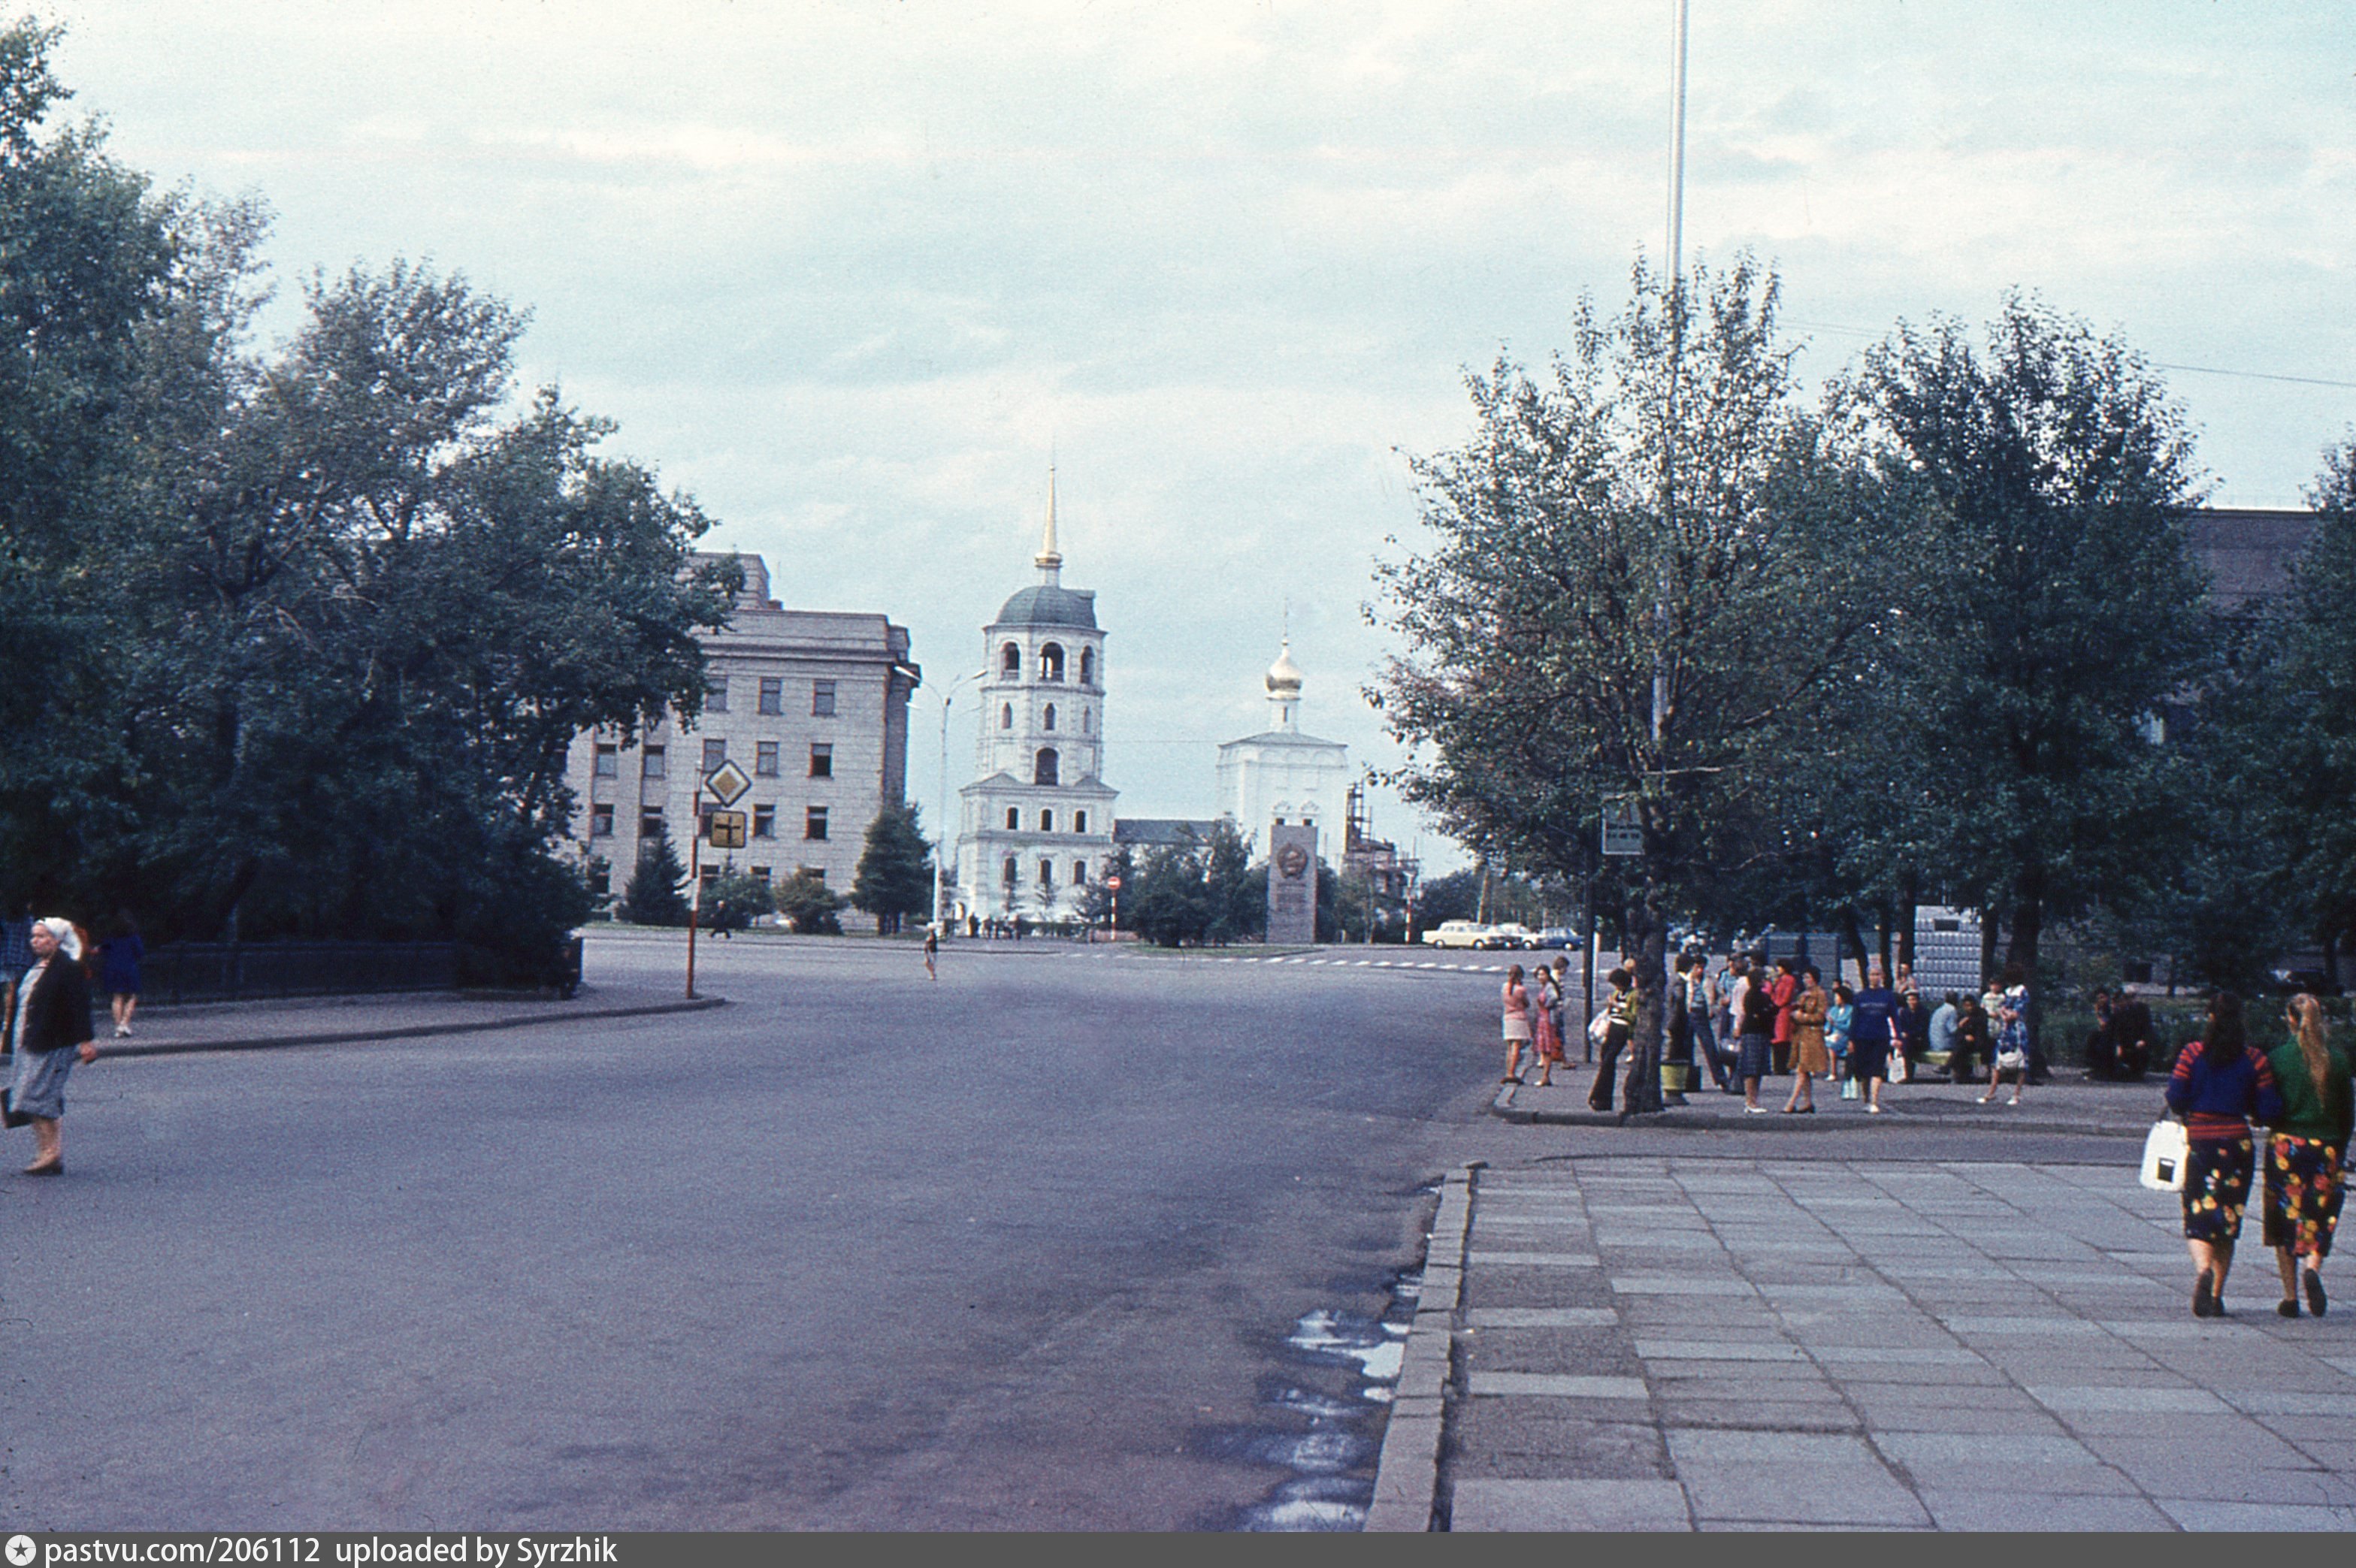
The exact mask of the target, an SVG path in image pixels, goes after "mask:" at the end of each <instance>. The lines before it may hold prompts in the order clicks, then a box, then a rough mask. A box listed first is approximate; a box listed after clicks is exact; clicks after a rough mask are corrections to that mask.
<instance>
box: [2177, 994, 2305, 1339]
mask: <svg viewBox="0 0 2356 1568" xmlns="http://www.w3.org/2000/svg"><path fill="white" fill-rule="evenodd" d="M2168 1107H2169V1110H2171V1111H2174V1112H2176V1113H2177V1114H2178V1115H2181V1116H2182V1117H2183V1118H2184V1131H2185V1135H2186V1136H2187V1138H2188V1139H2189V1140H2190V1145H2191V1152H2190V1157H2188V1158H2187V1159H2186V1160H2185V1162H2184V1240H2185V1243H2186V1244H2187V1245H2188V1246H2190V1248H2191V1250H2192V1266H2193V1267H2195V1268H2197V1269H2199V1270H2200V1271H2201V1275H2200V1278H2199V1279H2198V1280H2196V1281H2195V1282H2194V1284H2193V1286H2192V1316H2194V1317H2223V1316H2224V1314H2225V1276H2226V1275H2227V1274H2229V1273H2231V1272H2232V1271H2233V1243H2235V1242H2236V1241H2238V1240H2240V1239H2241V1234H2242V1211H2243V1210H2244V1209H2245V1208H2246V1207H2248V1205H2249V1201H2250V1178H2251V1176H2252V1175H2253V1174H2254V1170H2255V1166H2256V1160H2255V1150H2254V1147H2253V1145H2252V1142H2251V1138H2250V1120H2251V1118H2252V1117H2255V1118H2256V1119H2257V1120H2259V1121H2261V1122H2266V1123H2272V1122H2274V1121H2275V1120H2276V1118H2278V1117H2279V1116H2281V1115H2282V1114H2283V1098H2282V1091H2281V1090H2280V1088H2279V1087H2277V1086H2276V1083H2275V1073H2274V1068H2273V1067H2272V1066H2271V1065H2270V1064H2269V1063H2268V1062H2267V1061H2266V1059H2265V1056H2264V1055H2263V1054H2261V1053H2260V1052H2259V1051H2256V1050H2254V1049H2253V1048H2252V1046H2251V1045H2250V1042H2249V1035H2248V1031H2247V1030H2246V1029H2244V1027H2243V1022H2242V998H2241V997H2237V996H2235V995H2233V992H2231V991H2220V992H2218V993H2217V994H2216V995H2215V996H2214V997H2211V998H2210V1001H2209V1023H2208V1027H2207V1028H2205V1029H2202V1030H2201V1041H2200V1044H2199V1045H2198V1046H2187V1047H2185V1048H2184V1050H2183V1051H2182V1052H2181V1053H2180V1054H2179V1056H2178V1057H2177V1059H2176V1071H2175V1072H2172V1073H2170V1074H2169V1079H2168Z"/></svg>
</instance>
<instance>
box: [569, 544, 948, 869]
mask: <svg viewBox="0 0 2356 1568" xmlns="http://www.w3.org/2000/svg"><path fill="white" fill-rule="evenodd" d="M737 559H738V560H740V561H741V562H742V563H743V564H744V591H743V592H741V593H739V594H738V595H737V598H736V606H735V612H734V615H733V616H732V617H731V618H730V620H729V623H728V624H727V625H726V626H724V627H723V628H722V629H721V630H720V631H718V632H716V633H712V634H710V635H706V636H705V637H704V639H703V649H704V654H705V656H706V658H707V659H708V660H709V662H710V667H711V675H712V690H711V695H710V696H709V697H708V698H707V699H705V702H704V709H703V715H702V717H701V719H700V720H697V722H696V725H695V728H694V729H692V730H684V729H682V728H681V727H680V724H679V722H678V721H677V720H676V719H672V720H666V721H665V722H663V723H661V724H658V725H657V726H655V727H654V728H653V729H652V730H650V731H648V732H647V733H645V734H644V735H642V736H640V737H638V739H637V741H636V742H635V743H633V744H624V743H623V741H622V739H621V737H620V736H618V735H615V734H610V733H601V732H594V731H593V732H591V733H587V734H584V735H582V736H581V737H580V738H579V739H578V740H576V741H574V742H573V755H572V758H571V760H570V763H569V764H568V770H567V775H566V776H567V778H568V780H569V782H570V783H571V784H572V786H573V793H574V795H575V796H576V797H577V798H578V799H579V800H580V802H581V811H582V815H581V816H580V817H579V818H578V819H577V820H576V823H575V832H576V833H577V834H578V835H579V837H578V838H577V839H576V842H577V843H578V844H579V845H580V847H581V848H582V852H583V854H584V856H585V858H586V859H587V863H588V866H589V873H590V878H591V881H592V885H594V886H596V887H597V888H598V889H599V890H600V891H613V892H616V893H619V892H620V891H622V888H623V886H624V885H625V884H626V882H627V880H628V878H629V872H630V869H631V867H633V866H634V865H635V864H636V863H637V857H638V855H639V854H641V853H642V852H644V851H645V850H646V849H648V848H651V847H652V846H653V845H654V843H655V842H656V841H657V840H658V839H659V837H661V836H662V835H663V834H664V833H666V832H668V833H669V836H670V840H671V845H672V847H673V848H675V849H676V850H677V851H678V853H679V858H680V863H681V864H682V865H685V864H687V863H689V860H690V849H691V847H692V848H694V849H695V850H697V851H699V852H700V853H698V854H697V855H696V856H695V857H694V859H695V860H696V862H697V863H698V864H699V865H700V867H701V873H702V875H703V877H704V878H705V880H706V881H707V882H708V881H710V880H712V879H714V878H716V877H718V876H719V875H720V874H721V872H722V871H723V869H739V870H749V871H751V872H752V873H753V874H754V875H755V876H760V877H766V878H771V879H776V880H781V879H783V878H786V877H790V876H792V875H793V874H794V873H795V872H796V871H798V870H799V869H803V868H805V867H808V868H809V869H814V870H816V871H818V872H819V874H821V875H822V876H824V877H825V878H826V880H827V884H828V885H829V886H830V887H832V888H833V889H835V890H836V891H839V892H846V893H847V892H848V891H850V889H851V881H852V880H853V878H854V877H855V876H856V874H857V871H858V867H859V856H860V851H861V849H862V848H863V847H864V844H865V840H866V836H867V827H868V824H869V823H871V822H873V821H874V820H875V816H876V814H877V813H878V812H880V811H882V810H883V808H884V807H885V806H896V805H900V804H901V803H902V802H903V801H904V800H905V797H906V794H907V782H908V696H909V694H910V693H911V692H913V691H914V690H915V689H916V686H917V684H918V682H919V681H920V679H921V678H922V676H921V672H920V671H919V670H918V668H917V667H916V665H914V664H913V663H911V662H910V661H909V658H908V632H907V628H906V627H905V626H895V625H894V624H892V623H891V621H890V620H889V619H887V618H886V617H884V616H882V615H870V614H853V613H836V612H830V611H816V610H788V609H787V608H786V607H785V606H784V604H782V603H779V602H778V601H777V600H775V599H772V598H770V597H769V570H768V567H767V565H766V563H765V562H764V561H763V560H761V558H760V557H759V556H755V555H744V556H739V557H738V558H737ZM723 762H734V763H735V764H736V765H737V766H738V767H740V768H742V769H743V770H744V773H746V774H747V775H749V776H750V777H751V779H752V781H753V787H752V788H751V789H750V790H749V791H747V792H746V794H745V795H744V798H743V799H742V800H740V801H738V802H737V803H736V805H735V807H734V809H736V810H738V811H742V812H744V813H745V814H746V816H747V818H748V822H747V827H748V829H749V832H748V836H747V838H746V841H745V847H744V848H743V849H730V850H719V849H714V848H711V847H710V845H709V843H708V842H707V840H708V839H709V838H710V837H711V835H710V814H711V813H712V811H713V810H714V809H716V808H717V803H716V802H714V801H713V800H712V797H711V796H710V795H705V794H703V793H702V792H701V785H702V781H703V780H704V779H706V778H708V777H709V776H710V775H711V774H712V772H713V771H714V770H716V769H717V768H718V767H719V766H720V764H721V763H723Z"/></svg>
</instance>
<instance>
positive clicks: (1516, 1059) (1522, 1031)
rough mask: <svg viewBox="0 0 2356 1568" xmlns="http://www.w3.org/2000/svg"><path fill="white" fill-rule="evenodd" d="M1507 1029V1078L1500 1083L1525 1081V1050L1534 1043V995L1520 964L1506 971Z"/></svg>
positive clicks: (1499, 1081) (1505, 1017)
mask: <svg viewBox="0 0 2356 1568" xmlns="http://www.w3.org/2000/svg"><path fill="white" fill-rule="evenodd" d="M1503 1002H1504V1008H1503V1013H1504V1020H1503V1021H1504V1023H1505V1076H1504V1077H1503V1078H1500V1079H1499V1080H1497V1082H1498V1083H1520V1082H1521V1081H1522V1048H1523V1047H1524V1046H1526V1045H1527V1044H1529V1043H1530V993H1529V989H1528V987H1525V986H1524V985H1523V984H1522V966H1521V965H1518V964H1516V965H1514V966H1513V967H1512V968H1510V969H1508V970H1506V971H1505V994H1504V997H1503Z"/></svg>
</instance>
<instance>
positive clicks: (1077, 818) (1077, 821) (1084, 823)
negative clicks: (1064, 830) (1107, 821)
mask: <svg viewBox="0 0 2356 1568" xmlns="http://www.w3.org/2000/svg"><path fill="white" fill-rule="evenodd" d="M1087 830H1088V814H1087V812H1085V811H1076V812H1074V813H1072V831H1073V832H1075V833H1086V832H1087Z"/></svg>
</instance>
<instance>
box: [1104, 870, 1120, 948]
mask: <svg viewBox="0 0 2356 1568" xmlns="http://www.w3.org/2000/svg"><path fill="white" fill-rule="evenodd" d="M1105 886H1106V887H1107V888H1108V889H1110V890H1111V891H1112V939H1113V940H1114V941H1115V942H1119V940H1120V879H1119V877H1107V878H1106V879H1105Z"/></svg>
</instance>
